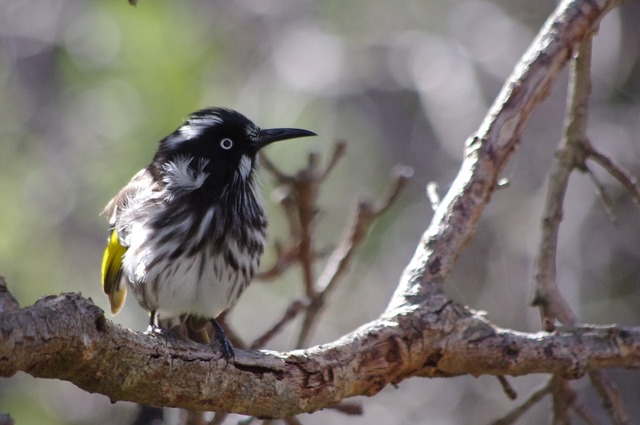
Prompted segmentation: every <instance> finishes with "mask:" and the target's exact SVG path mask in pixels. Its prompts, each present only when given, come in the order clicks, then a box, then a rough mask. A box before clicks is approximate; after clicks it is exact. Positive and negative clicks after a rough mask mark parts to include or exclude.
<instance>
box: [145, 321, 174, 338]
mask: <svg viewBox="0 0 640 425" xmlns="http://www.w3.org/2000/svg"><path fill="white" fill-rule="evenodd" d="M145 334H146V335H151V336H153V337H156V338H161V339H163V340H166V341H168V342H171V343H175V342H177V341H178V337H177V335H176V334H175V333H173V332H171V331H170V330H169V329H165V328H161V327H160V326H158V325H153V324H150V325H149V327H148V328H147V330H146V332H145Z"/></svg>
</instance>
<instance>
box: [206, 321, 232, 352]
mask: <svg viewBox="0 0 640 425" xmlns="http://www.w3.org/2000/svg"><path fill="white" fill-rule="evenodd" d="M211 325H212V326H213V329H214V330H215V331H216V335H215V337H214V338H215V340H216V342H217V343H218V344H220V348H222V355H223V356H224V358H225V359H227V360H229V359H233V356H234V353H233V346H232V345H231V343H230V342H229V340H228V339H227V334H225V333H224V329H222V326H220V325H219V324H218V322H216V320H215V319H211Z"/></svg>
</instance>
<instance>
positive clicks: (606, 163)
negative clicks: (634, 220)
mask: <svg viewBox="0 0 640 425" xmlns="http://www.w3.org/2000/svg"><path fill="white" fill-rule="evenodd" d="M588 155H589V159H592V160H593V161H595V162H596V163H597V164H599V165H600V166H601V167H602V168H604V169H605V170H606V171H607V172H608V173H609V174H611V175H612V176H613V177H614V178H615V179H616V180H618V182H619V183H620V184H621V185H622V186H623V187H624V188H625V189H627V191H628V192H629V194H630V195H631V199H633V202H635V203H636V204H638V205H640V185H638V182H637V181H636V179H635V178H634V177H632V176H631V175H629V173H627V172H626V171H625V170H624V169H622V168H621V167H618V166H617V165H616V164H615V163H614V162H613V161H612V160H611V159H610V158H609V157H607V156H605V155H603V154H601V153H600V152H598V151H597V150H595V149H594V148H593V147H592V146H589V150H588Z"/></svg>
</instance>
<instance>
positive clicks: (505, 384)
mask: <svg viewBox="0 0 640 425" xmlns="http://www.w3.org/2000/svg"><path fill="white" fill-rule="evenodd" d="M496 378H498V382H500V385H501V386H502V391H504V393H505V394H506V395H507V397H509V399H510V400H515V399H516V398H518V393H517V392H516V390H514V389H513V387H512V386H511V384H510V383H509V381H508V380H507V378H506V377H504V376H502V375H500V376H497V377H496Z"/></svg>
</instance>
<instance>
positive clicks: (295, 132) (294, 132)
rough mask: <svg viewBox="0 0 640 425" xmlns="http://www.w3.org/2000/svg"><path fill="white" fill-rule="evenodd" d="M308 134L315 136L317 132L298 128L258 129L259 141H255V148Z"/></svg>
mask: <svg viewBox="0 0 640 425" xmlns="http://www.w3.org/2000/svg"><path fill="white" fill-rule="evenodd" d="M310 136H317V134H316V133H314V132H313V131H309V130H302V129H300V128H269V129H267V130H260V141H259V142H258V143H257V146H256V150H259V149H262V148H264V147H265V146H267V145H269V144H271V143H273V142H278V141H280V140H287V139H296V138H298V137H310Z"/></svg>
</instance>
